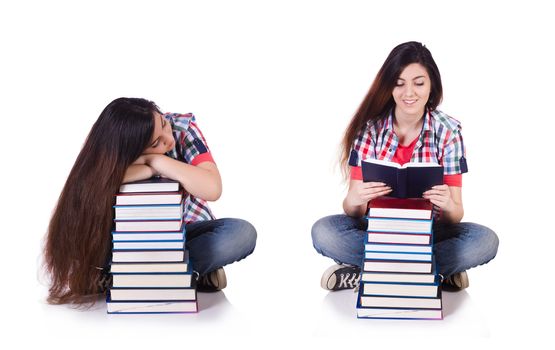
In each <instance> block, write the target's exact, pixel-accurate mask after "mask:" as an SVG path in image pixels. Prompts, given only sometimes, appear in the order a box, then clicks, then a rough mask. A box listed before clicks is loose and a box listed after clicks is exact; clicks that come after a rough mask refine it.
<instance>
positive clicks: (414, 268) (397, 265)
mask: <svg viewBox="0 0 555 350" xmlns="http://www.w3.org/2000/svg"><path fill="white" fill-rule="evenodd" d="M364 271H370V272H409V273H430V272H432V263H431V262H393V261H374V260H368V261H365V262H364Z"/></svg>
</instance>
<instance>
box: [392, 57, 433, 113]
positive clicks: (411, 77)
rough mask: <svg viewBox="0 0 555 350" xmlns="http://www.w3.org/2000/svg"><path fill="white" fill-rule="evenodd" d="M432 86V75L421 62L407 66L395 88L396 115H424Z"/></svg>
mask: <svg viewBox="0 0 555 350" xmlns="http://www.w3.org/2000/svg"><path fill="white" fill-rule="evenodd" d="M431 88H432V85H431V81H430V77H429V75H428V72H427V71H426V68H424V66H422V65H421V64H420V63H411V64H409V65H408V66H406V67H405V69H403V71H402V72H401V74H400V75H399V79H397V83H396V84H395V87H394V88H393V93H392V95H393V99H394V100H395V105H396V106H395V116H400V117H415V118H420V117H422V115H423V114H424V109H425V108H426V103H427V102H428V98H429V97H430V91H431Z"/></svg>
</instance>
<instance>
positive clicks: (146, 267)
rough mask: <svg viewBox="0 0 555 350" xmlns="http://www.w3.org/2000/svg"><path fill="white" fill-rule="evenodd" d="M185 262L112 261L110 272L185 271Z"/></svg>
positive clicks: (187, 267) (187, 265)
mask: <svg viewBox="0 0 555 350" xmlns="http://www.w3.org/2000/svg"><path fill="white" fill-rule="evenodd" d="M188 269H189V264H188V263H187V262H176V263H112V264H111V265H110V272H111V273H156V272H158V273H172V272H187V271H188Z"/></svg>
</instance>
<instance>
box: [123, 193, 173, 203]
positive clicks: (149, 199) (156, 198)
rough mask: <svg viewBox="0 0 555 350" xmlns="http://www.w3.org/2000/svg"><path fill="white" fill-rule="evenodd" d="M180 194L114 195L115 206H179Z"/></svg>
mask: <svg viewBox="0 0 555 350" xmlns="http://www.w3.org/2000/svg"><path fill="white" fill-rule="evenodd" d="M182 199H183V193H181V192H154V193H120V194H118V195H116V205H145V204H179V203H181V200H182Z"/></svg>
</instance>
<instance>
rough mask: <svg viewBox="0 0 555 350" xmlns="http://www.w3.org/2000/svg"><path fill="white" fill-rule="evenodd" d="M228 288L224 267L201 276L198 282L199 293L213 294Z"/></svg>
mask: <svg viewBox="0 0 555 350" xmlns="http://www.w3.org/2000/svg"><path fill="white" fill-rule="evenodd" d="M226 286H227V279H226V277H225V271H224V268H223V267H220V268H219V269H217V270H214V271H212V272H209V273H207V274H206V275H204V276H199V277H198V280H197V291H198V292H204V293H213V292H217V291H219V290H222V289H224V288H225V287H226Z"/></svg>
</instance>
